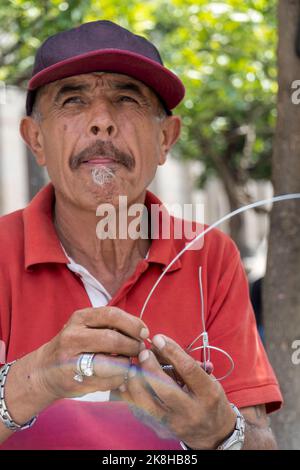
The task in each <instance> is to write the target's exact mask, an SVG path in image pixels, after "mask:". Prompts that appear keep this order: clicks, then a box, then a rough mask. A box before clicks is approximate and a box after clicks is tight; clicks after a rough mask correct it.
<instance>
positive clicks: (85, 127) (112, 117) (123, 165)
mask: <svg viewBox="0 0 300 470" xmlns="http://www.w3.org/2000/svg"><path fill="white" fill-rule="evenodd" d="M159 109H160V108H159V103H158V99H157V97H156V96H155V94H154V93H153V92H152V91H151V90H150V89H149V88H148V87H147V86H146V85H144V84H143V83H141V82H139V81H137V80H135V79H133V78H131V77H128V76H126V75H120V74H113V73H93V74H84V75H77V76H74V77H69V78H65V79H63V80H58V81H56V82H53V83H51V84H49V85H48V86H46V88H45V90H44V91H43V92H42V93H41V96H40V98H39V99H38V110H39V112H40V114H41V120H40V121H38V122H36V121H34V122H33V120H32V118H25V119H24V121H26V123H25V124H24V123H23V124H21V132H22V135H23V137H24V136H26V137H24V138H25V140H26V142H27V143H29V145H30V146H31V148H32V150H33V152H34V154H35V155H36V158H37V161H38V163H39V164H40V165H44V166H46V167H47V170H48V173H49V176H50V179H51V181H52V183H53V185H54V187H55V189H56V193H57V194H58V195H60V196H62V197H63V198H67V199H68V200H69V202H72V203H73V204H75V205H76V206H80V207H81V208H84V209H85V210H92V211H95V209H96V207H97V206H98V204H99V203H101V202H111V203H113V204H117V203H118V196H119V195H127V196H128V202H134V201H135V200H137V199H139V198H140V197H141V195H142V194H143V193H144V191H145V188H146V187H147V186H148V185H149V183H150V182H151V181H152V179H153V177H154V175H155V172H156V168H157V165H161V164H163V163H164V161H165V158H166V154H167V151H168V150H169V148H170V146H171V145H172V144H173V143H174V142H175V140H177V137H178V134H179V128H180V125H179V119H178V118H175V117H160V116H159ZM22 126H23V127H22ZM32 126H33V127H32ZM28 128H29V129H30V132H28ZM33 128H34V132H33V130H32V129H33ZM24 129H27V131H26V130H25V131H24ZM28 135H30V136H31V137H30V139H28Z"/></svg>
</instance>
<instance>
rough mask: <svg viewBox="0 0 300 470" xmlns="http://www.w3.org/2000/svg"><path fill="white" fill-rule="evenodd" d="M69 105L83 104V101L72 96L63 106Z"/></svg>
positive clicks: (78, 97)
mask: <svg viewBox="0 0 300 470" xmlns="http://www.w3.org/2000/svg"><path fill="white" fill-rule="evenodd" d="M67 103H83V101H82V99H81V98H80V96H70V98H67V99H66V100H65V101H64V102H63V106H64V105H65V104H67Z"/></svg>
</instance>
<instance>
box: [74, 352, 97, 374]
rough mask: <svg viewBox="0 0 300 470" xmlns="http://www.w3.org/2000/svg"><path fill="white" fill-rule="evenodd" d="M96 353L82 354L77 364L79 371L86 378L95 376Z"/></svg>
mask: <svg viewBox="0 0 300 470" xmlns="http://www.w3.org/2000/svg"><path fill="white" fill-rule="evenodd" d="M94 356H95V354H94V353H85V354H81V356H80V357H79V360H78V362H77V371H78V372H79V373H80V374H81V375H84V376H85V377H92V375H94V364H93V359H94Z"/></svg>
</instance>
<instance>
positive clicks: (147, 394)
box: [126, 366, 167, 422]
mask: <svg viewBox="0 0 300 470" xmlns="http://www.w3.org/2000/svg"><path fill="white" fill-rule="evenodd" d="M126 388H127V393H128V395H129V400H130V403H131V404H133V405H134V406H135V407H136V408H137V409H138V410H140V411H141V412H142V413H143V414H145V415H147V416H149V417H151V418H153V419H155V420H156V421H158V422H162V421H163V420H164V416H165V415H166V412H167V411H166V408H165V407H163V404H162V403H161V402H160V401H159V400H157V397H156V395H155V394H154V393H153V391H152V390H151V389H150V388H149V387H147V384H146V383H145V381H144V379H143V376H142V374H141V373H140V372H139V371H138V369H137V367H135V366H132V367H131V368H130V370H129V373H128V381H127V384H126Z"/></svg>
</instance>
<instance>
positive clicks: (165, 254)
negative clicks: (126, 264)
mask: <svg viewBox="0 0 300 470" xmlns="http://www.w3.org/2000/svg"><path fill="white" fill-rule="evenodd" d="M54 203H55V194H54V187H53V185H52V184H51V183H49V184H48V185H47V186H45V187H44V188H43V189H42V190H41V191H39V192H38V194H37V195H36V196H35V197H34V198H33V199H32V201H31V202H30V204H29V205H28V206H27V207H26V208H25V209H24V211H23V221H24V250H25V269H27V270H29V269H31V268H32V267H33V266H35V265H38V264H44V263H60V264H68V263H69V260H68V258H67V257H66V255H65V253H64V250H63V249H62V246H61V243H60V240H59V238H58V236H57V232H56V230H55V227H54V224H53V209H54ZM152 204H158V205H159V206H160V207H161V209H162V210H163V211H166V208H165V207H164V206H163V204H162V202H161V201H160V200H159V199H158V198H157V197H156V196H155V195H154V194H152V193H151V192H150V191H147V192H146V200H145V205H146V207H147V209H148V211H149V213H150V208H151V205H152ZM156 233H157V234H158V238H154V239H153V240H152V243H151V246H150V250H149V255H148V258H147V260H146V261H147V262H148V263H159V264H161V265H163V266H164V267H166V266H167V265H168V264H169V263H170V262H171V261H172V259H173V258H174V257H175V256H176V254H177V250H176V247H175V245H174V239H173V218H172V217H171V218H170V233H171V237H170V239H163V238H161V237H160V233H158V232H156ZM180 267H181V262H180V260H177V261H176V262H175V263H174V264H173V265H172V266H171V268H170V269H169V271H170V272H171V271H175V270H176V269H179V268H180Z"/></svg>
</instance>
